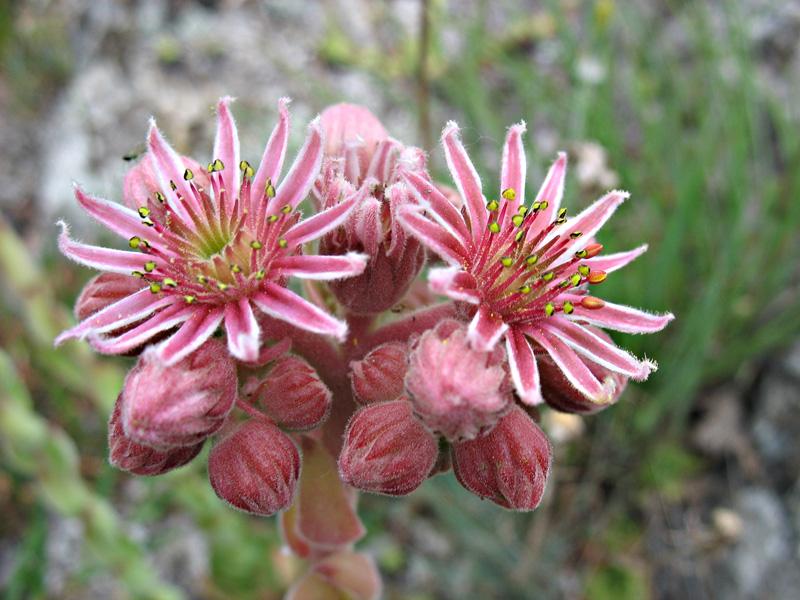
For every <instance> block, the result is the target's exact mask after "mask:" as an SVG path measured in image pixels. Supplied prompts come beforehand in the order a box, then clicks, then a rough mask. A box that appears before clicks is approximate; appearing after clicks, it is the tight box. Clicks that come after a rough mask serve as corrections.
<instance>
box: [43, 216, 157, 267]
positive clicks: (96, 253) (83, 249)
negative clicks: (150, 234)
mask: <svg viewBox="0 0 800 600" xmlns="http://www.w3.org/2000/svg"><path fill="white" fill-rule="evenodd" d="M58 224H59V225H61V235H59V236H58V248H59V250H61V252H62V254H64V256H66V257H67V258H71V259H72V260H74V261H75V262H77V263H80V264H82V265H86V266H87V267H92V268H93V269H99V270H101V271H110V272H112V273H122V274H124V275H130V274H131V273H132V272H133V271H143V270H144V264H145V263H146V262H148V261H153V262H154V263H156V266H161V263H162V261H161V259H159V258H155V257H151V256H149V255H147V254H142V253H141V252H128V251H125V250H113V249H111V248H102V247H100V246H89V245H87V244H81V243H80V242H76V241H74V240H71V239H70V238H69V229H68V228H67V224H66V223H64V221H59V222H58Z"/></svg>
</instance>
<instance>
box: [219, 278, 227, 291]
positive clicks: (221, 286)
mask: <svg viewBox="0 0 800 600" xmlns="http://www.w3.org/2000/svg"><path fill="white" fill-rule="evenodd" d="M217 287H218V288H219V291H220V292H224V291H225V290H227V289H228V284H227V283H222V282H221V281H218V282H217Z"/></svg>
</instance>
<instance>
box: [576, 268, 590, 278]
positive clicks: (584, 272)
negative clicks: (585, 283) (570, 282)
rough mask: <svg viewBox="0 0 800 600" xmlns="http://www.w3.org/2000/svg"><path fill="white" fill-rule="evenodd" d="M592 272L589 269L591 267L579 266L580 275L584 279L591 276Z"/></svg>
mask: <svg viewBox="0 0 800 600" xmlns="http://www.w3.org/2000/svg"><path fill="white" fill-rule="evenodd" d="M590 271H591V269H590V268H589V265H579V266H578V273H580V274H581V275H583V276H584V277H586V276H587V275H588V274H589V272H590Z"/></svg>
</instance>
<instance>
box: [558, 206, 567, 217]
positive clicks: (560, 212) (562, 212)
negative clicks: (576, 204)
mask: <svg viewBox="0 0 800 600" xmlns="http://www.w3.org/2000/svg"><path fill="white" fill-rule="evenodd" d="M566 216H567V209H566V208H560V209H558V218H559V219H563V218H564V217H566Z"/></svg>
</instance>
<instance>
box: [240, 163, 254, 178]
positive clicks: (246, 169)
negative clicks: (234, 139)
mask: <svg viewBox="0 0 800 600" xmlns="http://www.w3.org/2000/svg"><path fill="white" fill-rule="evenodd" d="M239 168H240V169H241V171H242V173H244V176H245V177H248V178H251V177H252V176H253V175H255V171H254V170H253V167H251V166H250V163H249V162H247V161H246V160H242V161H239Z"/></svg>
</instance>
